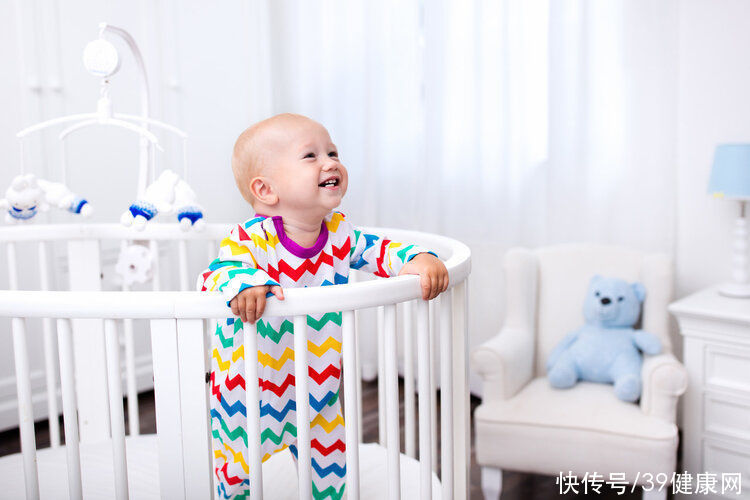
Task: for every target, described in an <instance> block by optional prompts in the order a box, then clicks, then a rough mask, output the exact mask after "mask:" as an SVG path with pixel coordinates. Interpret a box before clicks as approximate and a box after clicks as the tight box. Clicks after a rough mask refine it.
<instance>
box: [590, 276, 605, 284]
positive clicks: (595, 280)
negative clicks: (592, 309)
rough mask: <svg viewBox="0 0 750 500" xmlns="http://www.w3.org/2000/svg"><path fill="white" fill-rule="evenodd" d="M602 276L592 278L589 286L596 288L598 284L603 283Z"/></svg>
mask: <svg viewBox="0 0 750 500" xmlns="http://www.w3.org/2000/svg"><path fill="white" fill-rule="evenodd" d="M601 279H602V276H601V274H595V275H593V276H592V277H591V281H590V282H589V286H594V285H595V284H596V283H597V282H599V281H601Z"/></svg>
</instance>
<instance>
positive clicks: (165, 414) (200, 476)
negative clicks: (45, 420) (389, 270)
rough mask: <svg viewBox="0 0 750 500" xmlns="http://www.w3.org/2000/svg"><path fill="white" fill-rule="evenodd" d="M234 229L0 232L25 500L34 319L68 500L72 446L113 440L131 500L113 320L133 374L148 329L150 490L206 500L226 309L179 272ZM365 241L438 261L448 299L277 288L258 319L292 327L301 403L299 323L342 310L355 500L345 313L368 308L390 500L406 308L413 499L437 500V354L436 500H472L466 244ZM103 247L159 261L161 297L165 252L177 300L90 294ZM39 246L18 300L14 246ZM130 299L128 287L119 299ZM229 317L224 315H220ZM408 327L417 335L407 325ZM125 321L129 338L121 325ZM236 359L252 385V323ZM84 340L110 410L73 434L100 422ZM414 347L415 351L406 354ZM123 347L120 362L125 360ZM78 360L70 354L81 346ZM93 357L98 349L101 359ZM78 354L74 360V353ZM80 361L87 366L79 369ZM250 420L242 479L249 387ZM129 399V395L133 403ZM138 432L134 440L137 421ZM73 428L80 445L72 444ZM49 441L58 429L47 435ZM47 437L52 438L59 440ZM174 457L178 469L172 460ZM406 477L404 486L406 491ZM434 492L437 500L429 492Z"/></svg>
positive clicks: (353, 354) (30, 493) (253, 405)
mask: <svg viewBox="0 0 750 500" xmlns="http://www.w3.org/2000/svg"><path fill="white" fill-rule="evenodd" d="M230 227H231V226H229V225H224V224H208V225H207V226H206V229H205V231H203V232H192V231H191V232H183V231H182V230H180V228H179V225H178V224H162V223H151V224H149V225H147V226H146V228H145V230H144V231H135V230H133V229H131V228H126V227H123V226H120V225H117V224H59V225H38V224H30V225H18V226H5V227H0V242H3V243H4V244H5V245H6V247H7V252H8V266H9V283H10V286H9V288H10V289H9V290H2V291H0V317H9V318H11V326H12V333H13V345H14V359H15V372H16V382H17V391H18V407H19V422H20V424H19V429H20V434H21V448H22V452H21V454H22V456H23V464H24V478H25V490H26V498H28V499H38V498H39V497H40V491H39V476H38V470H37V457H36V454H37V449H36V440H35V434H34V418H33V407H32V399H31V385H30V378H29V375H30V372H29V360H28V347H27V338H26V337H27V335H26V319H27V318H43V330H44V347H45V366H46V368H47V370H46V371H47V392H48V395H50V394H52V395H54V394H55V391H56V380H55V377H56V367H55V365H56V363H55V359H54V352H52V350H53V349H52V347H51V346H53V345H54V343H53V331H52V320H53V319H55V320H56V323H57V341H58V349H59V363H60V364H59V366H60V382H61V390H62V402H63V412H62V413H63V415H64V431H65V438H66V439H65V440H66V445H65V447H66V455H67V474H68V487H69V495H70V498H72V499H73V498H75V499H80V498H82V497H83V488H82V482H81V461H80V447H79V444H80V442H81V441H86V440H91V439H92V438H91V436H93V435H94V434H96V435H97V436H98V437H99V438H104V437H106V439H110V438H111V443H112V451H113V460H114V482H115V493H116V498H117V499H118V500H120V499H126V498H128V470H127V462H126V455H125V449H126V447H125V444H126V439H127V438H126V436H125V427H124V415H123V405H122V399H123V394H122V387H121V383H120V381H121V378H120V373H121V372H120V349H119V340H118V331H117V321H118V320H123V322H124V331H125V344H126V345H125V352H126V365H127V368H128V369H130V368H132V321H133V320H134V319H147V320H149V321H150V332H151V349H152V361H153V370H154V394H155V401H156V425H157V432H156V439H157V442H158V450H159V484H160V492H161V497H162V498H169V499H181V498H212V497H213V494H214V489H213V486H212V477H213V457H212V456H211V453H210V451H211V443H210V435H211V434H210V433H211V428H210V427H211V426H210V417H209V412H208V409H209V399H208V398H209V394H210V386H209V385H207V384H206V379H205V375H206V372H207V370H209V369H210V364H209V363H208V357H207V349H208V348H210V343H209V344H208V345H207V333H206V332H207V330H206V329H205V326H206V320H207V319H210V318H222V317H226V316H227V315H228V314H227V313H228V312H229V311H228V308H227V306H226V303H225V302H224V300H223V299H222V298H221V296H220V295H219V294H218V293H206V292H190V291H186V290H189V289H190V288H192V283H191V282H190V280H189V274H188V259H187V255H188V254H187V246H186V245H187V244H188V242H191V241H193V242H196V241H197V242H201V241H202V242H204V243H208V255H209V258H213V256H214V255H215V252H216V248H217V247H218V246H217V242H218V241H219V240H220V239H221V238H223V237H224V236H225V235H226V234H227V233H228V230H229V228H230ZM363 229H364V230H365V231H367V232H371V233H374V234H379V235H387V236H388V237H389V238H393V239H396V240H399V239H400V240H401V241H409V242H413V243H417V244H420V245H423V246H425V247H428V248H430V249H432V250H435V251H436V252H437V253H438V255H440V257H441V258H442V259H443V260H444V262H445V265H446V267H447V268H448V272H449V276H450V285H449V289H448V290H447V291H446V292H445V293H443V294H441V295H440V296H439V297H438V298H436V299H434V300H432V301H430V302H429V303H428V302H427V301H424V300H422V299H421V289H420V286H419V278H418V277H417V276H399V277H395V278H390V279H377V280H374V281H367V282H359V283H350V284H346V285H338V286H329V287H319V288H306V289H286V290H285V300H284V301H278V300H275V299H270V300H269V301H268V303H267V306H266V311H265V313H264V314H265V316H290V317H293V318H294V327H295V332H301V334H295V339H294V343H295V344H294V347H295V352H296V353H297V355H296V356H295V361H294V363H295V375H296V380H297V381H298V383H297V385H296V397H297V400H298V401H307V399H308V386H307V333H306V328H305V325H306V314H313V313H325V312H330V311H331V304H335V310H337V311H342V329H343V339H342V357H343V374H344V383H343V386H344V397H345V401H347V402H348V401H357V402H358V404H356V405H355V404H345V408H344V410H345V421H346V462H347V476H346V482H347V495H348V498H350V499H358V498H359V494H360V491H359V446H358V444H359V443H360V442H361V441H362V439H361V426H360V421H361V418H362V417H361V411H362V410H361V378H360V375H359V355H358V348H357V333H356V317H355V312H356V311H358V310H361V309H366V308H372V307H377V308H378V312H379V314H378V329H377V331H378V347H379V348H378V354H379V355H378V373H379V376H378V399H379V404H378V412H379V430H380V444H381V445H385V447H386V448H387V467H388V474H387V477H388V484H387V490H388V498H391V499H398V498H400V482H401V478H400V460H401V457H402V455H401V453H400V444H401V443H400V439H399V433H400V429H399V393H398V391H399V388H398V359H397V335H396V332H397V304H399V303H403V304H404V306H402V307H404V314H403V319H404V332H405V335H404V359H405V361H404V399H405V426H406V428H405V443H404V445H405V451H406V455H407V456H411V457H414V456H415V455H416V453H415V443H414V440H415V401H414V393H415V391H414V384H415V380H414V378H415V377H414V375H415V373H414V367H413V366H412V359H413V355H414V353H415V352H416V354H417V358H418V359H417V377H416V378H417V383H418V394H419V407H418V410H419V426H418V429H419V431H418V432H419V434H418V437H419V450H420V453H419V462H420V466H419V467H420V473H419V476H420V479H419V484H420V489H419V491H420V498H422V499H431V498H433V492H432V476H433V471H436V470H437V411H436V376H435V375H436V373H435V372H436V370H435V364H436V362H437V360H436V359H435V347H436V346H439V353H440V354H439V363H440V367H441V370H440V379H439V380H440V387H441V396H440V401H441V409H440V421H441V426H440V427H441V442H442V445H441V457H440V459H441V471H442V473H441V492H440V496H441V498H444V499H452V498H456V499H466V498H468V497H469V443H470V440H469V428H470V420H469V390H468V350H467V345H468V311H467V307H468V288H467V279H468V276H469V273H470V270H471V255H470V251H469V248H468V247H467V246H466V245H464V244H463V243H461V242H459V241H456V240H453V239H450V238H447V237H443V236H439V235H432V234H427V233H421V232H415V231H405V230H399V229H389V228H363ZM103 240H119V241H121V242H126V241H132V240H147V241H148V242H149V245H150V247H151V250H152V252H153V253H152V255H154V256H156V258H157V259H156V262H157V266H156V273H155V275H154V282H153V285H154V289H155V290H158V289H159V287H160V279H159V271H158V269H159V267H158V244H159V242H160V241H166V240H175V241H176V242H177V253H178V262H179V271H180V288H181V289H182V290H183V291H179V292H167V291H136V292H134V291H99V290H100V287H101V279H100V274H99V269H100V262H99V259H100V256H99V242H100V241H103ZM52 241H64V242H67V244H68V268H69V273H70V279H71V283H70V286H71V289H72V291H48V288H49V282H50V280H49V270H48V264H47V256H48V248H47V246H48V244H49V242H52ZM21 242H37V243H38V245H39V246H38V252H39V253H38V256H39V265H40V273H41V276H40V282H41V283H40V290H34V291H21V290H18V289H17V288H18V276H17V269H16V245H17V244H18V243H21ZM123 289H124V290H127V288H126V287H123ZM229 314H231V312H229ZM414 319H416V324H417V327H416V333H415V332H414V331H413V328H412V322H413V320H414ZM128 322H130V326H129V327H128ZM243 334H244V343H245V351H244V352H245V354H246V355H248V356H249V357H248V358H247V359H248V363H247V365H246V366H248V367H249V368H248V369H247V373H246V374H245V379H246V380H257V348H256V345H257V344H256V338H255V335H256V328H255V325H245V326H244V332H243ZM80 335H88V337H87V344H90V345H89V346H88V348H89V349H91V350H90V351H89V352H90V353H96V352H99V353H100V354H101V353H105V352H106V363H105V362H104V361H105V360H104V359H101V360H100V361H101V363H102V364H101V366H98V367H96V366H94V367H92V368H91V369H92V370H95V369H97V368H99V369H101V370H103V372H104V373H105V374H106V376H105V377H104V378H105V379H106V382H103V386H104V394H105V398H106V400H107V401H108V403H109V408H108V412H107V411H106V409H105V410H104V411H105V413H104V414H103V415H107V414H108V418H106V419H105V421H104V422H98V425H100V426H103V427H99V428H97V429H94V428H87V427H86V426H85V425H84V424H83V423H82V422H83V421H84V419H87V420H88V421H91V419H92V418H96V416H97V415H98V416H99V418H100V419H101V415H102V414H101V413H99V414H87V413H86V412H87V411H89V410H88V407H89V406H88V405H89V404H90V402H88V403H87V402H86V401H84V400H85V398H87V397H88V396H89V393H88V392H87V391H86V390H83V391H82V386H81V381H80V380H76V377H75V374H74V368H75V366H74V361H73V358H74V338H75V336H80ZM415 339H416V342H417V344H416V351H413V349H414V345H413V342H414V340H415ZM128 342H130V350H128ZM78 348H79V349H80V347H78ZM97 350H98V351H97ZM78 352H79V351H76V354H78ZM88 362H89V359H88V358H87V364H88ZM126 373H128V375H127V377H126V382H127V385H128V408H129V417H130V418H129V421H130V434H131V436H133V435H137V434H138V428H137V421H138V409H137V406H136V405H133V404H132V403H133V402H134V401H137V394H136V393H135V386H134V383H131V382H133V380H132V376H131V375H132V374H130V373H129V371H128V370H127V369H126ZM247 385H248V390H247V393H246V408H247V419H248V429H257V432H248V433H247V434H248V450H249V455H250V457H249V458H250V461H249V467H250V470H257V471H261V467H260V465H261V456H260V449H261V448H260V416H259V404H258V398H259V394H258V387H257V384H247ZM134 396H135V397H134ZM56 405H57V402H56V397H48V408H49V415H50V433H51V441H52V446H53V447H55V446H60V436H59V427H58V422H57V416H58V414H59V412H58V410H57V406H56ZM105 406H106V405H105ZM134 420H135V422H136V426H135V428H134V427H133V425H134V424H133V422H134ZM303 422H309V415H308V407H307V405H300V408H299V410H298V412H297V428H298V429H299V434H298V436H297V438H298V443H299V446H298V453H299V457H298V463H299V468H298V474H299V497H300V498H303V499H306V498H310V497H311V491H310V484H311V479H310V466H311V463H310V436H309V429H310V427H309V425H303ZM79 427H80V430H81V434H82V436H81V437H83V438H86V437H87V436H84V434H87V433H88V438H87V439H79ZM53 429H54V430H53ZM55 430H56V431H57V432H55ZM175 457H181V458H182V459H181V460H175ZM409 479H410V478H406V480H409ZM435 493H437V492H435ZM262 495H263V487H262V473H260V472H259V473H258V475H257V476H256V477H254V478H251V485H250V498H253V499H257V498H262Z"/></svg>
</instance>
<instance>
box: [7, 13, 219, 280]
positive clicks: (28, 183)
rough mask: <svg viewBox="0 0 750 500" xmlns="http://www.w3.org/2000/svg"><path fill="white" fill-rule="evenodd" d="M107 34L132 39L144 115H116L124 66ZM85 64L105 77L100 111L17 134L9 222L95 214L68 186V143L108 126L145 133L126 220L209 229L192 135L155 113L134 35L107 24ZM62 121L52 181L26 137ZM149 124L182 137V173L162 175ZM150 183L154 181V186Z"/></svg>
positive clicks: (85, 54) (130, 223)
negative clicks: (29, 157) (193, 169)
mask: <svg viewBox="0 0 750 500" xmlns="http://www.w3.org/2000/svg"><path fill="white" fill-rule="evenodd" d="M107 32H110V33H113V34H116V35H119V36H120V37H121V38H122V39H123V40H124V41H125V42H126V43H127V45H128V46H129V48H130V50H131V51H132V53H133V56H134V58H135V60H136V63H137V66H138V70H139V73H140V76H141V78H140V79H141V113H140V115H130V114H124V113H115V112H114V111H113V109H112V100H111V98H110V95H109V85H110V78H111V77H112V76H114V75H115V74H116V73H117V71H118V70H119V69H120V56H119V54H118V52H117V49H116V48H115V46H114V45H113V44H112V43H111V42H109V41H108V40H106V39H105V38H104V34H105V33H107ZM83 63H84V66H85V67H86V70H87V71H88V72H89V73H91V74H92V75H94V76H96V77H99V78H101V86H100V97H99V100H98V102H97V109H96V111H95V112H94V113H79V114H73V115H67V116H62V117H59V118H53V119H51V120H46V121H43V122H41V123H37V124H36V125H32V126H30V127H28V128H25V129H23V130H21V131H20V132H18V134H16V137H18V139H19V142H20V148H21V173H20V174H19V175H17V176H16V177H15V178H14V179H13V180H12V181H11V184H10V186H9V187H8V189H7V190H6V191H5V198H4V199H2V200H0V209H4V210H6V214H5V220H6V222H8V223H27V222H30V221H32V220H33V219H34V217H35V216H36V215H37V213H39V212H40V211H46V210H48V209H49V207H50V206H54V207H56V208H58V209H61V210H67V211H69V212H71V213H73V214H78V215H82V216H83V217H88V216H90V215H91V213H92V212H93V207H92V205H91V203H89V201H88V200H87V199H85V198H83V197H81V196H79V195H77V194H75V193H74V192H73V191H71V189H70V188H69V187H68V184H67V175H66V174H67V165H66V146H65V145H66V139H67V138H68V137H69V136H70V135H71V134H73V133H75V132H77V131H80V130H84V129H87V128H89V127H92V126H97V125H104V126H111V127H117V128H121V129H124V130H127V131H129V132H131V133H134V134H136V135H138V136H139V137H140V162H139V163H140V168H139V172H138V188H137V194H136V199H135V201H134V202H133V203H131V204H130V206H129V207H128V209H127V210H125V211H124V212H123V214H122V216H121V217H120V222H121V223H122V224H123V225H125V226H132V227H133V228H134V229H136V230H143V229H144V227H145V225H146V223H147V222H148V221H151V220H153V219H154V217H156V216H157V215H158V214H161V215H172V214H176V217H177V221H178V222H179V224H180V227H181V228H182V229H183V230H185V231H188V230H190V229H193V230H195V231H201V230H203V229H204V227H205V222H204V220H203V216H204V211H203V208H202V207H201V206H200V205H199V204H198V203H197V201H196V198H197V197H196V194H195V191H193V189H192V188H191V187H190V185H189V184H188V182H187V174H188V168H187V134H186V133H185V132H183V131H182V130H180V129H178V128H177V127H174V126H172V125H169V124H167V123H164V122H161V121H159V120H155V119H153V118H151V117H150V116H149V93H148V82H147V79H146V73H145V68H144V64H143V59H142V57H141V54H140V51H139V49H138V47H137V45H136V44H135V41H134V40H133V38H132V37H131V36H130V35H129V34H128V33H127V32H126V31H124V30H122V29H120V28H116V27H114V26H110V25H108V24H106V23H101V24H100V25H99V38H98V39H97V40H94V41H92V42H90V43H89V44H88V45H86V48H85V49H84V51H83ZM61 124H70V125H69V126H68V127H67V128H65V129H64V130H63V131H62V132H60V134H59V136H58V139H59V140H60V144H61V148H60V151H61V155H62V158H61V160H62V161H61V165H62V167H61V174H60V176H61V181H60V182H52V181H48V180H45V179H40V178H37V177H36V176H35V175H34V174H32V173H27V172H26V165H25V162H24V142H25V140H26V138H27V137H28V136H29V135H30V134H33V133H36V132H40V131H42V130H45V129H47V128H50V127H54V126H57V125H61ZM149 125H151V126H154V127H157V128H160V129H163V130H164V131H166V132H169V133H172V134H174V135H176V136H178V137H179V138H180V139H182V163H183V164H182V177H180V176H179V175H178V174H177V173H175V172H174V171H172V170H169V169H165V170H163V171H162V172H161V173H160V175H159V176H158V177H156V169H155V159H156V158H155V154H156V153H155V152H156V150H159V151H163V149H162V147H161V146H160V144H159V139H158V138H157V137H156V136H155V135H154V134H153V133H152V132H151V131H150V130H149V128H148V127H149ZM147 181H150V184H149V185H148V186H147V185H146V183H147ZM136 281H139V280H136Z"/></svg>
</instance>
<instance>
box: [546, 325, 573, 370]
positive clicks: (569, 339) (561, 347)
mask: <svg viewBox="0 0 750 500" xmlns="http://www.w3.org/2000/svg"><path fill="white" fill-rule="evenodd" d="M580 333H581V331H580V330H576V331H573V332H570V333H569V334H567V335H566V336H565V337H564V338H563V339H562V340H561V341H560V343H559V344H557V345H556V346H555V348H554V349H552V352H551V353H550V354H549V357H548V358H547V372H549V371H550V369H551V368H552V366H553V365H554V364H555V363H556V362H557V358H559V357H560V355H561V354H562V353H563V352H565V350H566V349H567V348H568V347H570V346H571V345H572V344H573V342H575V341H576V339H577V338H578V335H579V334H580Z"/></svg>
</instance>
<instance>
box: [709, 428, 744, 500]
mask: <svg viewBox="0 0 750 500" xmlns="http://www.w3.org/2000/svg"><path fill="white" fill-rule="evenodd" d="M703 471H705V472H708V473H711V474H714V475H715V476H716V479H717V481H716V485H717V490H718V493H721V484H722V476H721V474H722V473H724V474H735V473H741V474H742V478H741V481H740V485H741V487H742V494H741V495H737V494H736V492H732V493H727V494H726V495H725V496H726V497H727V498H742V499H750V487H748V485H750V446H744V445H740V444H738V443H730V442H725V441H722V440H716V439H710V438H706V439H704V441H703Z"/></svg>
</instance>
